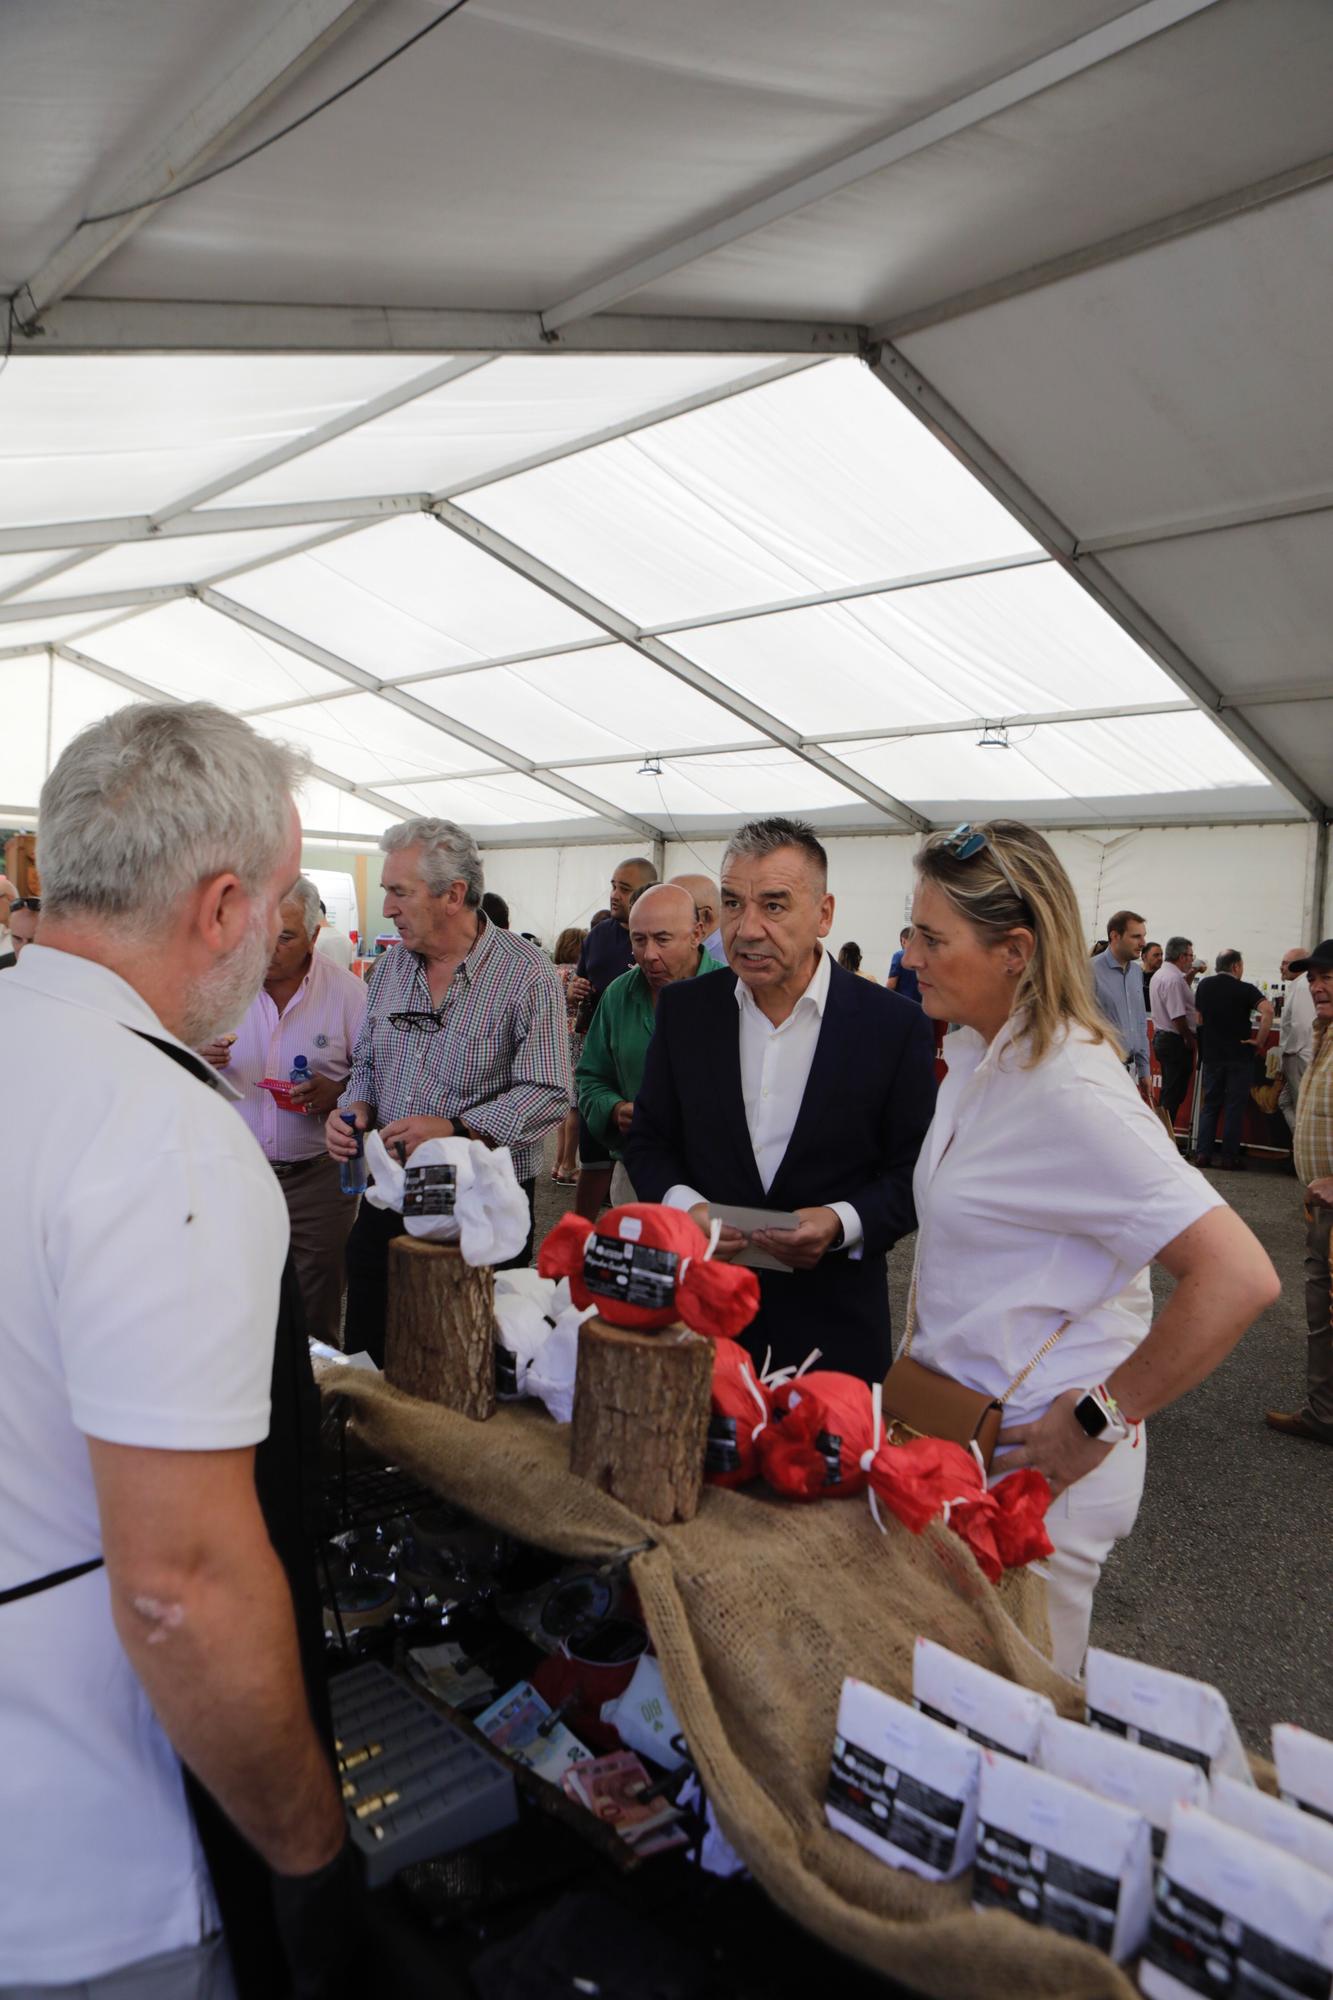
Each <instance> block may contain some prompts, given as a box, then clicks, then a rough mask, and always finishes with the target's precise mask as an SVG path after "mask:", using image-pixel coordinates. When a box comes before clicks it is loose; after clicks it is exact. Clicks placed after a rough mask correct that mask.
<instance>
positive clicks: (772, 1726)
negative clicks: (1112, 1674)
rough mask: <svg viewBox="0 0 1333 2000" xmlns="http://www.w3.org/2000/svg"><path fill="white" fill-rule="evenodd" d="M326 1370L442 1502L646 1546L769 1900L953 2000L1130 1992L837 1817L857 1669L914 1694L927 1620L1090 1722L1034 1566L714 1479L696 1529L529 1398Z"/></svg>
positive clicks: (604, 1546)
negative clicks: (849, 1680)
mask: <svg viewBox="0 0 1333 2000" xmlns="http://www.w3.org/2000/svg"><path fill="white" fill-rule="evenodd" d="M333 1378H334V1380H333V1382H331V1381H330V1380H329V1378H328V1377H327V1376H326V1378H325V1387H326V1388H330V1387H332V1386H334V1383H335V1382H336V1387H337V1389H338V1391H339V1392H340V1393H342V1394H344V1395H345V1396H346V1398H347V1400H348V1402H349V1403H350V1405H351V1408H352V1425H353V1429H354V1432H355V1434H356V1435H357V1436H358V1437H360V1438H362V1439H364V1440H365V1442H366V1443H367V1444H368V1445H370V1446H371V1447H373V1448H374V1450H376V1451H377V1452H379V1453H381V1454H382V1455H383V1457H384V1458H385V1459H386V1460H388V1461H389V1462H391V1463H393V1464H397V1465H402V1466H405V1467H407V1468H408V1469H409V1470H410V1471H411V1472H413V1473H414V1474H415V1475H416V1476H417V1477H418V1478H419V1479H421V1480H422V1481H423V1482H424V1483H425V1484H426V1485H429V1486H430V1487H432V1488H433V1489H434V1490H436V1491H437V1492H439V1493H441V1494H442V1495H444V1496H445V1497H446V1498H447V1499H450V1500H453V1501H456V1502H457V1503H458V1504H459V1505H460V1506H463V1507H466V1508H468V1509H469V1510H471V1511H472V1512H474V1513H476V1514H479V1515H481V1516H482V1517H483V1518H485V1519H486V1520H488V1521H490V1522H492V1523H493V1524H494V1525H495V1526H497V1527H500V1528H503V1529H506V1530H507V1531H508V1532H510V1533H512V1534H514V1535H518V1536H521V1537H522V1538H523V1539H525V1540H527V1541H530V1542H535V1543H537V1544H538V1545H539V1546H541V1547H543V1548H548V1549H551V1550H553V1551H555V1552H556V1553H558V1554H561V1555H568V1556H580V1557H584V1558H587V1559H593V1560H601V1559H603V1558H605V1557H607V1556H611V1555H614V1554H615V1553H616V1552H617V1551H619V1550H621V1549H626V1548H632V1547H633V1546H634V1545H635V1544H637V1543H640V1542H645V1541H651V1542H653V1543H654V1544H655V1546H654V1547H653V1548H652V1549H651V1550H650V1551H649V1552H648V1553H646V1554H643V1555H638V1556H636V1557H635V1558H634V1559H633V1562H632V1564H631V1573H632V1575H633V1578H634V1582H635V1584H636V1586H637V1588H638V1592H639V1596H640V1599H641V1600H642V1603H643V1609H644V1615H645V1618H646V1620H647V1623H648V1628H649V1630H650V1632H651V1633H652V1637H653V1643H654V1645H655V1647H656V1649H657V1653H658V1657H659V1659H660V1661H661V1665H662V1673H663V1677H664V1679H665V1681H666V1686H667V1691H668V1693H669V1694H670V1696H671V1700H672V1703H673V1705H674V1707H675V1710H676V1713H677V1715H678V1716H679V1717H680V1720H681V1725H682V1727H683V1729H684V1731H685V1735H686V1739H687V1740H688V1742H689V1746H690V1751H691V1754H692V1756H693V1757H694V1759H695V1762H696V1763H697V1765H698V1767H699V1773H700V1776H701V1778H702V1781H703V1784H704V1787H705V1789H706V1791H707V1793H708V1796H709V1798H710V1799H711V1800H712V1802H713V1806H714V1808H715V1810H716V1812H717V1815H718V1818H719V1820H720V1821H721V1823H722V1827H723V1830H724V1832H725V1833H726V1835H727V1837H728V1839H729V1840H730V1841H731V1842H732V1843H733V1845H734V1846H735V1847H736V1849H737V1851H738V1852H739V1853H740V1854H741V1855H742V1856H743V1858H744V1860H745V1862H746V1864H747V1866H748V1867H749V1868H750V1869H751V1871H752V1872H753V1874H754V1875H755V1877H756V1878H757V1880H758V1881H759V1882H761V1883H762V1884H763V1887H764V1888H765V1889H766V1890H767V1891H768V1893H769V1895H770V1896H771V1897H772V1898H773V1900H774V1902H775V1903H777V1904H778V1905H779V1907H780V1908H781V1909H783V1910H784V1911H786V1912H787V1913H788V1914H789V1915H791V1916H793V1917H795V1918H796V1919H797V1921H798V1922H800V1923H802V1924H804V1925H805V1926H806V1928H807V1929H809V1930H811V1931H814V1932H816V1933H817V1934H818V1935H819V1936H820V1937H822V1938H824V1939H825V1940H826V1941H827V1943H828V1944H830V1945H832V1946H833V1947H834V1948H835V1949H836V1950H838V1951H842V1952H846V1953H848V1954H849V1955H850V1956H851V1957H853V1958H856V1959H859V1960H861V1961H862V1962H863V1963H864V1964H866V1965H869V1966H873V1967H875V1968H877V1969H878V1970H880V1971H882V1972H886V1973H889V1974H891V1975H892V1976H893V1977H894V1978H895V1979H899V1980H901V1981H902V1982H903V1983H904V1984H905V1985H907V1986H910V1987H914V1988H916V1989H917V1990H918V1991H919V1992H921V1993H925V1994H934V1995H938V1996H939V2000H969V1996H975V2000H996V1996H1013V2000H1038V1996H1050V2000H1132V1996H1133V1994H1134V1987H1133V1986H1132V1984H1131V1983H1130V1981H1129V1980H1128V1979H1127V1978H1126V1977H1125V1975H1124V1974H1123V1973H1121V1972H1119V1971H1118V1970H1117V1969H1116V1967H1115V1966H1113V1965H1112V1964H1111V1962H1110V1960H1109V1959H1106V1958H1103V1957H1102V1956H1101V1955H1100V1953H1098V1952H1095V1951H1093V1950H1092V1949H1091V1948H1090V1947H1089V1946H1086V1945H1082V1944H1078V1943H1076V1942H1075V1941H1074V1940H1072V1939H1068V1938H1061V1937H1057V1936H1055V1935H1053V1934H1052V1933H1050V1932H1047V1931H1038V1930H1035V1929H1033V1928H1032V1927H1031V1926H1029V1925H1027V1924H1024V1923H1022V1922H1021V1921H1020V1920H1019V1919H1018V1918H1017V1917H1012V1916H1009V1915H1007V1914H1003V1913H1000V1912H987V1913H986V1914H985V1915H984V1916H981V1915H975V1914H973V1912H972V1911H971V1910H970V1909H969V1908H968V1894H969V1884H970V1877H969V1876H967V1875H965V1876H963V1878H962V1880H961V1881H959V1882H952V1883H945V1884H936V1883H931V1882H922V1881H918V1880H917V1878H916V1877H915V1876H913V1875H908V1874H905V1873H902V1872H900V1871H899V1870H897V1869H893V1868H888V1867H885V1866H884V1864H883V1863H882V1862H879V1861H876V1860H875V1859H874V1858H873V1857H872V1856H871V1855H869V1854H867V1853H866V1852H865V1851H864V1849H862V1848H860V1847H858V1846H856V1844H855V1843H854V1842H853V1841H850V1840H848V1839H846V1838H845V1837H844V1836H842V1835H840V1834H836V1833H833V1832H832V1831H831V1830H830V1829H829V1828H828V1827H827V1826H826V1825H825V1822H824V1813H823V1799H824V1786H825V1782H826V1780H827V1777H828V1769H829V1761H830V1758H831V1756H832V1752H833V1735H834V1723H835V1720H836V1716H837V1709H838V1696H839V1693H840V1691H841V1688H842V1682H843V1676H844V1675H846V1674H854V1675H855V1676H856V1677H857V1678H858V1679H860V1680H864V1681H868V1682H869V1683H870V1684H871V1685H872V1686H873V1687H878V1688H884V1689H885V1690H887V1691H888V1692H889V1693H891V1694H896V1695H898V1696H900V1697H902V1698H904V1699H907V1700H910V1698H911V1692H912V1647H913V1642H914V1640H915V1638H916V1636H917V1634H918V1633H924V1634H926V1635H927V1636H928V1637H929V1638H932V1639H937V1640H939V1641H940V1643H941V1644H942V1645H945V1646H950V1647H952V1648H953V1650H954V1651H955V1652H957V1653H962V1654H964V1655H965V1656H966V1657H967V1658H968V1659H970V1660H976V1661H979V1662H980V1664H981V1665H982V1666H986V1667H991V1668H994V1669H995V1670H996V1671H997V1672H999V1673H1002V1674H1006V1675H1007V1676H1009V1678H1010V1679H1012V1680H1016V1681H1021V1682H1022V1683H1023V1685H1024V1686H1025V1687H1034V1688H1039V1689H1041V1690H1042V1691H1043V1692H1044V1693H1046V1694H1049V1695H1050V1696H1051V1697H1052V1699H1053V1700H1054V1702H1055V1704H1056V1707H1057V1708H1058V1709H1059V1710H1060V1711H1061V1713H1062V1714H1065V1715H1071V1716H1081V1714H1082V1707H1081V1700H1080V1695H1079V1692H1078V1690H1077V1689H1076V1688H1075V1687H1074V1685H1073V1683H1072V1682H1070V1681H1067V1680H1065V1679H1064V1678H1063V1677H1062V1676H1061V1675H1059V1674H1057V1673H1056V1672H1055V1669H1054V1668H1053V1667H1052V1666H1051V1665H1050V1662H1049V1661H1048V1660H1047V1659H1046V1658H1045V1657H1044V1655H1043V1653H1042V1652H1040V1651H1039V1650H1038V1648H1039V1647H1041V1646H1044V1645H1045V1643H1046V1631H1045V1609H1044V1604H1043V1601H1042V1593H1041V1586H1040V1584H1039V1583H1038V1582H1037V1580H1036V1579H1035V1578H1031V1577H1027V1576H1025V1575H1022V1574H1015V1575H1013V1576H1011V1577H1009V1578H1007V1579H1006V1581H1005V1583H1004V1585H1003V1586H1002V1587H1001V1588H1000V1589H999V1590H995V1589H993V1588H992V1587H991V1585H990V1584H988V1583H987V1581H986V1579H985V1578H984V1577H983V1576H982V1574H981V1572H980V1570H979V1569H978V1568H977V1567H976V1564H975V1563H974V1562H973V1560H972V1557H971V1555H970V1554H969V1552H968V1551H967V1550H966V1549H965V1548H964V1547H963V1545H962V1543H961V1542H960V1541H959V1540H958V1538H957V1536H955V1535H952V1534H950V1533H949V1532H948V1531H947V1530H945V1529H943V1528H939V1527H932V1528H928V1529H927V1530H926V1533H925V1534H924V1535H923V1536H921V1537H919V1538H918V1537H916V1536H913V1535H910V1534H908V1532H907V1530H906V1529H905V1528H902V1527H900V1526H899V1524H898V1523H897V1522H896V1521H894V1520H893V1519H892V1518H890V1517H889V1516H888V1515H887V1514H886V1517H885V1519H886V1526H887V1530H888V1532H887V1533H886V1534H881V1533H880V1532H879V1530H878V1528H877V1527H876V1526H875V1524H874V1521H873V1520H872V1519H871V1516H870V1511H869V1508H868V1506H867V1504H866V1502H865V1501H864V1500H863V1499H862V1500H827V1501H824V1502H821V1503H817V1504H815V1505H800V1504H797V1503H794V1502H791V1501H783V1500H778V1499H773V1498H765V1497H763V1496H762V1494H761V1492H760V1490H759V1489H757V1488H753V1487H752V1488H750V1489H748V1490H745V1491H740V1492H727V1491H723V1490H722V1489H720V1488H717V1487H710V1488H709V1489H708V1490H707V1492H706V1493H705V1495H704V1500H703V1505H702V1506H701V1508H700V1511H699V1514H698V1516H697V1517H696V1519H695V1520H693V1521H691V1522H689V1523H688V1524H687V1525H685V1526H683V1527H676V1528H662V1527H658V1526H656V1525H655V1524H653V1523H650V1522H647V1521H643V1520H640V1519H639V1518H638V1516H637V1515H634V1514H631V1513H630V1512H629V1511H628V1510H627V1509H626V1508H624V1507H622V1506H621V1505H620V1503H619V1502H618V1501H616V1500H612V1499H610V1498H609V1497H608V1496H607V1495H606V1494H604V1493H599V1492H598V1491H597V1490H596V1489H595V1488H594V1487H592V1486H590V1485H588V1484H587V1483H586V1482H585V1481H584V1480H581V1479H575V1478H574V1477H573V1476H572V1475H571V1473H570V1471H569V1432H568V1429H567V1428H562V1427H560V1426H557V1425H556V1424H554V1423H553V1422H552V1421H551V1419H550V1418H549V1417H548V1416H547V1415H546V1413H545V1411H543V1410H541V1409H539V1408H537V1407H536V1406H535V1405H518V1404H514V1405H508V1406H503V1407H502V1408H501V1409H500V1411H499V1412H498V1414H497V1415H496V1416H495V1417H494V1418H493V1419H492V1420H491V1422H489V1423H486V1424H476V1423H470V1422H468V1421H467V1419H466V1418H463V1417H458V1416H455V1415H454V1414H453V1413H452V1412H451V1411H449V1410H445V1409H442V1408H440V1407H439V1406H438V1405H436V1404H433V1403H423V1402H420V1401H418V1400H417V1399H415V1398H413V1397H409V1396H404V1395H401V1394H399V1392H398V1391H396V1390H394V1389H391V1388H389V1387H388V1385H387V1384H386V1383H384V1382H383V1381H381V1380H378V1379H376V1378H374V1377H372V1376H369V1375H362V1374H360V1373H357V1372H354V1371H352V1370H350V1369H347V1368H338V1369H336V1370H334V1371H333Z"/></svg>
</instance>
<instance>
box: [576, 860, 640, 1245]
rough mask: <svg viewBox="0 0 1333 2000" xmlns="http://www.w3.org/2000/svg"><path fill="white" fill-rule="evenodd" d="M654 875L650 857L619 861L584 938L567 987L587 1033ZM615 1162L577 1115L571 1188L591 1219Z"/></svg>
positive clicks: (624, 963)
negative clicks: (637, 901)
mask: <svg viewBox="0 0 1333 2000" xmlns="http://www.w3.org/2000/svg"><path fill="white" fill-rule="evenodd" d="M656 880H657V870H656V868H654V866H653V864H652V862H651V861H647V860H645V859H644V858H643V856H641V855H638V856H635V857H633V858H632V859H630V860H628V861H622V862H621V863H620V866H619V867H618V868H617V869H616V872H615V874H614V875H613V876H612V877H611V909H610V914H609V915H608V917H607V918H606V921H605V922H604V923H594V924H593V926H592V929H591V930H590V931H589V932H588V935H587V937H586V938H585V939H584V941H583V949H582V951H581V952H580V953H579V962H578V964H577V966H576V967H575V968H574V977H573V978H572V979H571V980H570V982H569V987H568V992H569V997H570V999H571V1000H572V1001H573V1002H574V1005H575V1007H576V1008H577V1009H578V1012H577V1014H576V1016H575V1020H576V1023H577V1027H578V1032H579V1033H580V1034H581V1035H586V1034H587V1032H588V1029H589V1027H590V1025H591V1023H592V1018H593V1010H594V1009H595V1008H596V1006H597V1003H598V1001H599V1000H600V999H601V997H602V995H603V993H605V991H606V989H607V987H608V986H609V985H610V984H611V981H612V980H613V979H619V977H620V975H621V973H622V972H628V971H629V969H630V967H631V966H632V965H633V963H634V953H633V951H632V949H631V948H630V941H629V913H630V910H631V908H632V906H633V903H634V898H635V897H636V896H637V895H638V894H639V892H640V891H641V890H643V889H646V888H648V887H649V885H650V884H651V883H653V882H655V881H656ZM614 1172H615V1162H614V1160H612V1158H611V1157H610V1154H609V1153H608V1151H607V1148H606V1146H605V1144H603V1143H601V1142H599V1141H598V1140H596V1139H594V1138H593V1136H592V1133H591V1132H590V1131H589V1130H588V1127H587V1125H586V1124H585V1123H584V1122H583V1119H582V1117H580V1120H579V1179H578V1186H577V1188H576V1189H575V1191H574V1209H575V1212H576V1213H577V1214H579V1215H585V1216H586V1217H587V1218H588V1220H589V1222H595V1221H596V1220H597V1217H598V1216H599V1215H600V1214H601V1212H602V1210H603V1209H604V1208H605V1206H606V1202H607V1197H608V1196H609V1194H610V1192H611V1176H612V1174H613V1173H614Z"/></svg>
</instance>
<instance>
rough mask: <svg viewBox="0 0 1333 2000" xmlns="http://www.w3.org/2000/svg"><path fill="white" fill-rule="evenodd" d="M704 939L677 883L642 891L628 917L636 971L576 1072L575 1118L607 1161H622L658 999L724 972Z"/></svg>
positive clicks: (620, 988) (609, 1007) (616, 992)
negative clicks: (687, 982)
mask: <svg viewBox="0 0 1333 2000" xmlns="http://www.w3.org/2000/svg"><path fill="white" fill-rule="evenodd" d="M702 939H703V926H702V924H701V923H700V922H699V918H698V912H697V911H696V909H695V907H694V898H693V897H692V896H691V895H690V893H689V891H688V889H682V888H680V887H679V886H678V885H677V884H676V883H672V882H665V883H663V884H662V885H661V886H660V887H658V888H655V889H645V890H644V892H643V894H642V895H641V896H640V897H639V898H638V900H637V902H636V903H635V904H634V907H633V909H632V910H631V911H630V918H629V941H630V948H631V950H632V951H633V953H634V964H633V965H632V966H631V968H630V970H629V971H628V972H622V973H621V975H620V977H619V979H613V980H612V982H611V984H610V985H609V986H608V987H607V989H606V991H605V993H603V995H602V997H601V999H600V1000H599V1001H598V1003H597V1012H596V1013H595V1014H594V1015H593V1017H592V1025H591V1027H590V1028H589V1029H588V1036H587V1040H586V1041H585V1042H584V1044H583V1054H582V1055H581V1056H580V1057H579V1063H578V1068H577V1070H576V1071H575V1083H576V1086H577V1089H578V1097H579V1110H580V1111H581V1112H582V1114H583V1117H584V1119H585V1121H586V1123H587V1126H588V1130H589V1131H590V1132H591V1133H592V1135H593V1137H594V1139H596V1140H598V1141H599V1142H601V1143H604V1144H605V1145H606V1146H607V1148H608V1150H609V1151H610V1153H611V1156H612V1158H613V1159H619V1158H620V1155H621V1152H622V1151H623V1149H624V1141H625V1134H626V1133H627V1132H628V1131H629V1128H630V1120H631V1119H632V1118H633V1116H634V1099H635V1097H636V1096H637V1095H638V1090H639V1084H640V1081H641V1080H642V1077H643V1064H644V1058H645V1057H646V1056H647V1054H648V1044H649V1042H650V1041H651V1040H652V1034H653V1015H654V1012H655V1010H656V1007H657V996H658V994H659V993H660V992H661V991H662V988H663V987H664V986H670V985H671V984H672V982H673V981H674V980H677V979H694V978H696V977H697V976H698V975H699V974H700V973H704V972H720V971H721V970H722V967H721V965H720V964H719V963H718V961H717V959H715V958H710V957H709V955H708V953H707V952H706V951H705V950H704V948H703V943H702Z"/></svg>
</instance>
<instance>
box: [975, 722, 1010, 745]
mask: <svg viewBox="0 0 1333 2000" xmlns="http://www.w3.org/2000/svg"><path fill="white" fill-rule="evenodd" d="M1008 748H1009V725H1008V724H1007V723H1005V722H986V723H983V724H982V727H981V734H980V736H978V738H977V749H978V750H1007V749H1008Z"/></svg>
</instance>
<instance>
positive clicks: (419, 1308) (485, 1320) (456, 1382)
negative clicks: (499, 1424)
mask: <svg viewBox="0 0 1333 2000" xmlns="http://www.w3.org/2000/svg"><path fill="white" fill-rule="evenodd" d="M384 1373H385V1377H386V1379H387V1380H388V1381H390V1382H391V1383H392V1384H393V1386H394V1388H395V1389H402V1390H403V1391H405V1393H406V1394H407V1395H409V1396H421V1397H424V1398H425V1400H426V1401H427V1402H430V1403H443V1404H444V1405H445V1407H446V1408H447V1409H450V1410H457V1411H458V1413H459V1415H460V1416H464V1417H472V1418H474V1419H475V1420H476V1421H478V1422H481V1421H484V1419H485V1418H487V1417H493V1416H494V1415H495V1274H494V1272H493V1271H492V1270H491V1268H490V1266H489V1265H488V1264H487V1265H480V1266H476V1267H474V1266H473V1265H471V1264H467V1263H465V1262H464V1261H463V1254H462V1252H461V1251H460V1250H459V1249H458V1248H457V1247H456V1246H455V1245H454V1244H452V1243H423V1242H422V1241H421V1239H420V1238H419V1237H416V1236H397V1237H395V1238H394V1240H393V1242H392V1243H391V1244H390V1245H389V1278H388V1300H387V1311H386V1315H385V1325H384Z"/></svg>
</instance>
